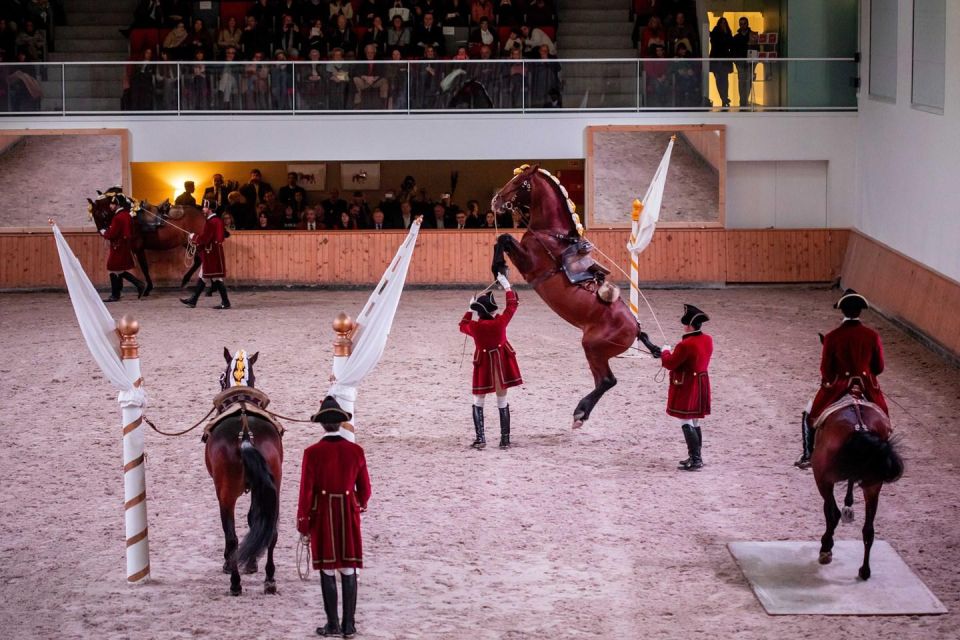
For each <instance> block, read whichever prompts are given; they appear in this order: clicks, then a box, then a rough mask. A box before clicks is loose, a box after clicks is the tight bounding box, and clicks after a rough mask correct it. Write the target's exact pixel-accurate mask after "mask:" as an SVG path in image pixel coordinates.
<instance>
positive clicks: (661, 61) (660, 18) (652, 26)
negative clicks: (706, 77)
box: [632, 0, 703, 107]
mask: <svg viewBox="0 0 960 640" xmlns="http://www.w3.org/2000/svg"><path fill="white" fill-rule="evenodd" d="M696 10H697V8H696V2H694V1H692V0H634V2H633V11H632V13H633V16H634V27H633V35H632V38H633V45H634V47H636V49H637V53H638V54H639V56H640V57H641V58H644V62H643V72H644V78H643V79H644V97H645V106H648V107H699V106H702V104H703V96H702V90H701V81H700V78H701V70H700V65H699V64H697V63H694V62H690V61H685V59H688V58H699V57H700V52H701V48H700V36H699V34H698V32H697V26H696V25H697V20H696V15H697V14H696Z"/></svg>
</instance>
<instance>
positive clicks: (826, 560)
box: [819, 551, 833, 564]
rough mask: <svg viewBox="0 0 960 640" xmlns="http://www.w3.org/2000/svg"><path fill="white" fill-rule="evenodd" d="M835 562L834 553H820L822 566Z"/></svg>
mask: <svg viewBox="0 0 960 640" xmlns="http://www.w3.org/2000/svg"><path fill="white" fill-rule="evenodd" d="M832 561H833V553H832V552H830V551H821V552H820V559H819V562H820V564H830V563H831V562H832Z"/></svg>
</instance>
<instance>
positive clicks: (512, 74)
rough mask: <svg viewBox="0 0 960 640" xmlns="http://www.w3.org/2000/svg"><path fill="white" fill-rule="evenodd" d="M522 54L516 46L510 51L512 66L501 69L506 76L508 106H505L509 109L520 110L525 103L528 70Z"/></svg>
mask: <svg viewBox="0 0 960 640" xmlns="http://www.w3.org/2000/svg"><path fill="white" fill-rule="evenodd" d="M520 54H521V49H520V47H519V46H514V48H513V49H511V50H510V55H509V58H510V64H509V65H507V64H505V65H503V68H502V69H501V71H502V73H503V74H504V78H503V86H504V88H505V89H506V92H505V96H504V98H505V100H506V104H505V105H504V106H505V107H507V108H508V109H519V108H520V107H522V106H523V103H524V97H523V89H524V86H525V85H526V80H525V78H524V76H525V74H526V72H527V70H526V67H525V66H524V64H523V56H521V55H520Z"/></svg>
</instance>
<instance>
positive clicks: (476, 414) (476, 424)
mask: <svg viewBox="0 0 960 640" xmlns="http://www.w3.org/2000/svg"><path fill="white" fill-rule="evenodd" d="M473 428H474V430H475V431H476V432H477V439H476V440H474V441H473V444H472V445H470V446H471V447H473V448H474V449H483V448H484V447H485V446H487V439H486V438H485V437H484V436H483V407H478V406H477V405H473Z"/></svg>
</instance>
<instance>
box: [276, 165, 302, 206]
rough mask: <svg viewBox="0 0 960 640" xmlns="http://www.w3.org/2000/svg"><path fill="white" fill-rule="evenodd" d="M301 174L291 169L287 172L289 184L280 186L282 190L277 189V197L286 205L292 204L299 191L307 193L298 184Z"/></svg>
mask: <svg viewBox="0 0 960 640" xmlns="http://www.w3.org/2000/svg"><path fill="white" fill-rule="evenodd" d="M298 179H299V176H298V175H297V172H296V171H290V172H289V173H287V184H285V185H283V186H282V187H280V190H279V191H277V197H278V198H279V199H280V202H282V203H283V204H285V205H292V204H293V203H294V201H295V196H296V194H297V193H300V194H302V195H306V193H307V192H306V190H305V189H304V188H303V187H301V186H300V185H298V184H297V180H298Z"/></svg>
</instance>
